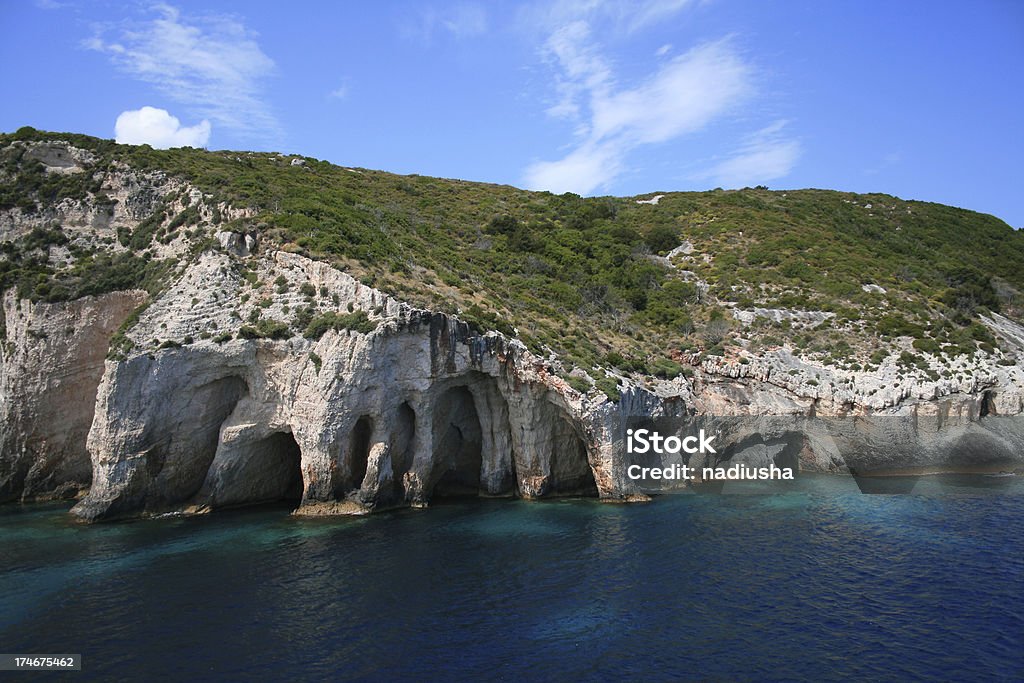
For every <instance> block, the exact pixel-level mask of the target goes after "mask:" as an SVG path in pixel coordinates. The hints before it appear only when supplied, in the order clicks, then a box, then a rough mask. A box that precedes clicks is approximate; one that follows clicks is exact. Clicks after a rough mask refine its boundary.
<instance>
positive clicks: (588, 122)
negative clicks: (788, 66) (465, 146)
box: [525, 22, 753, 194]
mask: <svg viewBox="0 0 1024 683" xmlns="http://www.w3.org/2000/svg"><path fill="white" fill-rule="evenodd" d="M547 49H548V50H549V52H550V53H551V54H553V55H554V57H555V59H556V60H557V61H558V63H559V64H560V66H561V73H560V75H559V80H558V88H559V91H560V93H561V100H560V102H559V104H557V105H556V106H555V107H554V108H553V109H552V110H549V113H552V114H557V115H561V116H573V117H576V118H577V122H578V125H577V128H576V133H577V138H578V139H579V142H578V143H577V144H576V145H575V148H574V149H572V151H570V152H569V154H567V155H566V156H565V157H564V158H562V159H560V160H557V161H542V162H538V163H535V164H533V165H531V166H530V167H529V168H527V169H526V173H525V182H526V185H527V186H528V187H530V188H533V189H547V190H551V191H555V192H564V191H573V192H578V193H581V194H588V193H591V192H593V191H594V190H596V189H598V188H601V187H605V186H607V185H608V183H610V182H611V181H612V180H613V179H614V178H615V177H617V176H618V175H619V174H620V173H621V172H622V170H623V169H624V167H625V157H626V155H628V154H629V152H630V151H632V150H633V149H635V148H637V147H639V146H641V145H646V144H653V143H661V142H666V141H669V140H672V139H675V138H677V137H679V136H682V135H685V134H688V133H693V132H695V131H698V130H700V129H701V128H703V127H705V126H706V125H708V124H709V123H710V122H711V121H713V120H714V119H715V118H717V117H719V116H721V115H723V114H725V113H727V112H729V111H730V109H732V108H733V107H735V106H736V105H737V104H739V103H740V102H742V101H743V100H744V99H746V98H747V97H748V96H749V95H750V93H751V92H752V90H753V84H752V69H751V67H750V66H749V65H747V64H746V63H745V62H744V61H743V59H741V58H740V56H739V55H738V54H737V52H736V51H735V50H734V49H733V48H732V46H731V45H730V43H729V42H728V41H726V40H722V41H717V42H713V43H707V44H704V45H701V46H698V47H696V48H694V49H692V50H690V51H689V52H687V53H686V54H683V55H680V56H678V57H675V58H672V59H670V60H668V61H665V62H662V64H661V65H660V66H659V67H658V69H657V70H656V71H655V72H654V73H653V74H652V75H651V76H650V77H649V78H648V79H647V80H646V81H644V82H642V83H640V84H638V85H635V86H633V87H625V88H622V87H617V86H616V85H615V83H614V82H613V79H612V76H611V72H610V69H609V67H608V65H607V62H606V61H605V60H604V59H602V58H601V56H600V54H599V52H598V51H597V48H596V46H595V45H594V44H593V43H592V42H591V40H590V32H589V28H588V27H587V25H586V23H585V22H574V23H573V24H570V25H568V26H567V27H565V28H563V29H559V30H558V31H556V32H555V33H554V34H553V35H552V37H551V39H550V40H549V41H548V45H547ZM584 113H585V115H584Z"/></svg>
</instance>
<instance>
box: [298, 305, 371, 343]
mask: <svg viewBox="0 0 1024 683" xmlns="http://www.w3.org/2000/svg"><path fill="white" fill-rule="evenodd" d="M375 329H377V323H376V322H374V321H372V320H370V318H369V316H367V315H366V311H363V310H358V311H355V312H354V313H344V314H338V313H334V312H331V311H329V312H327V313H321V314H320V315H318V316H316V317H315V318H313V319H312V320H311V321H310V323H309V325H307V326H306V329H305V331H304V332H303V336H305V337H306V338H307V339H320V337H322V336H324V334H325V333H326V332H327V331H328V330H336V331H340V330H352V331H355V332H360V333H362V334H369V333H370V332H373V331H374V330H375Z"/></svg>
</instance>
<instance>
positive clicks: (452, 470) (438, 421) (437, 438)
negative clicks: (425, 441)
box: [431, 386, 483, 499]
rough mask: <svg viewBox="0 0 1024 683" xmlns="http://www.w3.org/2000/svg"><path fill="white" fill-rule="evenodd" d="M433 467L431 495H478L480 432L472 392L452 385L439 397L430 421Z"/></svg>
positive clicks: (448, 496)
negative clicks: (432, 418)
mask: <svg viewBox="0 0 1024 683" xmlns="http://www.w3.org/2000/svg"><path fill="white" fill-rule="evenodd" d="M432 432H433V442H434V457H433V462H434V463H435V465H434V471H433V473H432V475H431V480H432V482H433V486H432V487H431V498H432V499H433V498H457V497H470V496H478V495H480V477H481V472H482V470H483V452H482V445H483V433H482V430H481V428H480V417H479V415H478V414H477V412H476V406H475V405H474V402H473V394H472V393H470V391H469V389H468V388H467V387H465V386H458V387H452V388H451V389H448V390H447V391H445V392H444V393H443V394H442V395H441V396H440V397H439V398H438V401H437V404H436V408H435V410H434V421H433V425H432Z"/></svg>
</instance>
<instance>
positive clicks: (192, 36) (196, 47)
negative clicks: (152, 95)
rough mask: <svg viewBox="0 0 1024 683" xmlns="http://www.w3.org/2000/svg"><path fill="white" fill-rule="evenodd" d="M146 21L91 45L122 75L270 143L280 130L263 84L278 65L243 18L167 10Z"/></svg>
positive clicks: (165, 7) (161, 9)
mask: <svg viewBox="0 0 1024 683" xmlns="http://www.w3.org/2000/svg"><path fill="white" fill-rule="evenodd" d="M155 10H156V12H157V14H158V16H157V17H156V18H154V19H152V20H150V21H146V22H144V23H142V24H128V23H123V24H120V25H119V26H118V27H117V29H116V34H117V36H116V40H106V39H105V37H104V36H103V35H97V36H95V37H93V38H92V39H90V40H88V41H86V43H85V46H86V47H88V48H90V49H93V50H98V51H100V52H103V53H105V54H107V55H108V56H109V57H110V59H111V61H113V63H114V64H115V65H116V66H117V68H119V69H120V70H121V71H123V72H125V73H127V74H129V75H131V76H134V77H135V78H138V79H139V80H142V81H144V82H147V83H151V84H152V85H154V86H155V87H156V88H157V89H158V90H159V91H160V92H161V93H162V94H164V95H165V96H166V97H168V98H170V99H172V100H174V101H176V102H180V103H181V104H183V105H185V106H186V107H187V108H188V109H189V111H191V112H192V113H194V114H195V115H197V116H201V117H203V118H207V119H210V120H212V121H213V122H215V123H217V124H218V125H221V126H223V127H225V128H228V129H230V130H233V131H235V132H238V133H242V134H245V135H249V136H256V137H259V138H261V139H263V140H265V141H276V140H277V139H278V138H279V136H280V133H281V128H280V125H279V123H278V121H277V119H276V117H275V116H274V114H273V113H272V112H271V110H270V106H269V105H268V104H267V102H266V101H265V99H264V97H263V93H262V87H261V83H262V81H263V80H264V79H265V78H266V77H267V76H268V75H269V74H271V73H273V71H274V68H275V65H274V61H273V60H272V59H270V57H268V56H267V55H266V54H264V52H263V50H262V49H261V48H260V46H259V44H258V43H257V42H256V39H255V36H254V34H253V33H252V32H251V31H249V30H248V29H247V28H246V27H245V26H243V25H242V24H240V23H238V22H237V21H235V20H233V19H230V18H226V17H221V16H214V15H203V16H196V17H183V16H182V14H181V12H179V11H178V10H177V9H176V8H174V7H171V6H169V5H156V6H155Z"/></svg>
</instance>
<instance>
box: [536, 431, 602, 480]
mask: <svg viewBox="0 0 1024 683" xmlns="http://www.w3.org/2000/svg"><path fill="white" fill-rule="evenodd" d="M547 495H550V496H596V495H597V482H596V481H595V479H594V472H593V470H592V469H591V467H590V462H589V460H588V458H587V445H586V442H585V441H584V440H583V438H582V437H580V435H579V434H578V433H577V432H576V429H575V428H574V427H573V425H572V423H571V422H570V421H569V418H567V417H565V416H564V415H562V416H559V417H557V418H555V419H554V421H553V425H552V432H551V479H550V486H549V488H548V491H547Z"/></svg>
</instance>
